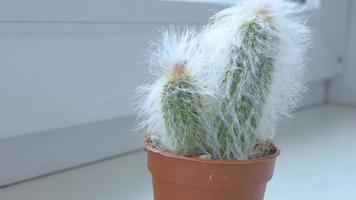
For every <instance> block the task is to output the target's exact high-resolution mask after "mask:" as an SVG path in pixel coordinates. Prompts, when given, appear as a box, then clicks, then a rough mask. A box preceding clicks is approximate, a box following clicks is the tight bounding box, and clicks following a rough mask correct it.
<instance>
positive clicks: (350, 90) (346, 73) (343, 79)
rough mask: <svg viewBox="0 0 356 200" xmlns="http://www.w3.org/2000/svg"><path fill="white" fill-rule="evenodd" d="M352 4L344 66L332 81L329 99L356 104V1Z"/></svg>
mask: <svg viewBox="0 0 356 200" xmlns="http://www.w3.org/2000/svg"><path fill="white" fill-rule="evenodd" d="M350 4H351V5H350V7H349V9H350V11H349V13H350V18H349V21H348V22H349V26H348V27H349V30H348V34H347V36H345V37H347V45H346V49H345V50H346V52H345V59H344V68H343V69H342V70H341V71H340V74H339V76H337V77H336V78H335V79H334V80H332V81H331V82H330V88H329V94H328V101H330V102H333V103H338V104H350V105H356V37H355V36H356V2H355V1H352V0H350Z"/></svg>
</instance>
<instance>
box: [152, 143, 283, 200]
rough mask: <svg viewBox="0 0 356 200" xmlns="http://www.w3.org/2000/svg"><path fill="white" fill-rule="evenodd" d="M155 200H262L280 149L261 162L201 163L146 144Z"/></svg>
mask: <svg viewBox="0 0 356 200" xmlns="http://www.w3.org/2000/svg"><path fill="white" fill-rule="evenodd" d="M146 151H147V165H148V169H149V170H150V172H151V174H152V182H153V191H154V199H155V200H263V197H264V193H265V189H266V185H267V182H268V181H269V180H270V179H271V178H272V175H273V170H274V165H275V161H276V157H277V156H278V155H279V153H280V152H279V150H278V149H277V151H276V152H275V153H274V154H273V155H269V156H267V157H265V158H262V159H254V160H245V161H238V160H236V161H231V160H201V159H195V158H188V157H182V156H176V155H173V154H170V153H166V152H162V151H160V150H158V149H156V148H154V147H152V146H150V145H146Z"/></svg>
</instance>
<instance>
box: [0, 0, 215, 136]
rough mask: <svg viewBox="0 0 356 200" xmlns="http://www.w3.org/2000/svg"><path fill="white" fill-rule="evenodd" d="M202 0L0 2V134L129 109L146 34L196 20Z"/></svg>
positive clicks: (204, 15) (140, 74) (201, 15)
mask: <svg viewBox="0 0 356 200" xmlns="http://www.w3.org/2000/svg"><path fill="white" fill-rule="evenodd" d="M213 8H214V9H218V8H219V7H218V6H209V5H204V4H191V5H187V4H184V3H173V2H169V3H167V2H151V1H145V0H134V1H115V0H105V1H100V2H98V1H86V0H74V1H73V0H65V1H46V0H28V1H23V2H21V3H18V2H15V1H11V0H4V1H1V3H0V44H1V47H0V93H1V98H0V110H1V112H0V122H1V123H0V139H1V138H5V137H10V136H16V135H22V134H29V133H35V132H39V131H44V130H53V129H56V128H62V127H67V126H73V125H77V124H82V123H87V122H94V121H98V120H105V119H112V118H117V117H124V116H128V115H132V114H133V108H132V107H133V101H134V91H135V88H136V87H137V85H139V84H141V83H142V82H143V80H144V79H145V74H144V68H145V65H144V64H143V62H144V60H145V52H146V51H147V49H148V46H149V41H151V40H152V39H153V38H154V37H156V33H157V30H158V29H160V28H161V27H162V26H166V25H168V24H175V25H183V24H186V23H189V24H195V25H197V24H203V23H205V22H207V19H208V16H210V14H211V9H213Z"/></svg>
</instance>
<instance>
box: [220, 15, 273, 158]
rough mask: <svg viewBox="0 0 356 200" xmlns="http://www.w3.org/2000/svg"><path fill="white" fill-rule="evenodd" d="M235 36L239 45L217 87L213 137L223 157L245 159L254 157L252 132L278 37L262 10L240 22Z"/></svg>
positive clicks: (267, 85)
mask: <svg viewBox="0 0 356 200" xmlns="http://www.w3.org/2000/svg"><path fill="white" fill-rule="evenodd" d="M236 37H238V38H240V40H241V42H240V43H238V42H236V41H235V42H234V43H235V44H233V45H232V46H231V51H230V54H229V55H228V57H229V62H228V64H227V66H226V68H225V73H224V77H223V79H222V82H221V86H220V88H221V90H220V91H221V92H222V93H223V94H222V95H221V96H222V100H221V103H220V116H219V117H220V120H217V121H218V125H217V128H218V130H217V134H218V140H219V144H220V154H221V155H222V156H223V157H224V158H226V159H247V158H249V157H254V156H255V154H256V152H255V148H254V147H255V145H257V143H258V138H257V137H256V136H255V131H256V128H257V126H258V122H259V119H260V118H261V115H262V110H263V107H264V104H265V101H266V97H267V95H268V93H269V89H270V86H271V82H272V74H273V71H274V66H273V65H274V60H275V56H276V53H277V52H276V47H277V44H278V37H277V36H276V35H275V34H274V28H273V25H272V23H271V22H270V21H269V18H268V16H266V13H265V12H262V11H261V12H260V13H257V14H256V16H255V18H254V19H252V20H251V21H248V22H246V23H243V24H242V25H241V26H240V27H239V30H238V35H237V36H236ZM236 144H238V145H239V146H236ZM257 153H260V152H257Z"/></svg>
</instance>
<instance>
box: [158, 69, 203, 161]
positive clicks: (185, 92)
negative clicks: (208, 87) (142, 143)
mask: <svg viewBox="0 0 356 200" xmlns="http://www.w3.org/2000/svg"><path fill="white" fill-rule="evenodd" d="M201 101H202V100H201V96H200V95H199V93H198V92H197V86H196V82H195V81H194V80H193V78H192V77H191V76H190V75H189V74H188V72H187V71H186V69H185V64H184V63H183V64H177V65H175V66H174V67H173V69H172V70H171V72H170V74H169V78H168V81H167V83H166V84H165V85H164V88H163V93H162V112H163V118H164V123H165V128H166V132H167V135H168V137H169V138H172V140H171V141H172V142H173V143H174V146H175V149H176V152H177V153H178V154H181V155H185V156H198V155H200V154H201V153H203V143H204V134H203V128H202V124H201V120H200V116H199V113H200V110H201V107H202V102H201Z"/></svg>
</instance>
